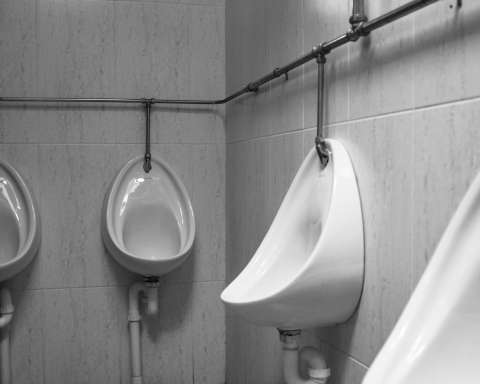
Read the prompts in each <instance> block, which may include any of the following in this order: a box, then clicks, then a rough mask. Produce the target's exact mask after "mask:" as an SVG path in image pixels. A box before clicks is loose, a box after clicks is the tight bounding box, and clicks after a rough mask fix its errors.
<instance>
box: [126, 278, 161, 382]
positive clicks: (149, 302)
mask: <svg viewBox="0 0 480 384" xmlns="http://www.w3.org/2000/svg"><path fill="white" fill-rule="evenodd" d="M140 302H145V303H146V313H147V315H155V314H157V312H158V279H147V280H146V281H145V282H143V283H140V282H138V283H134V284H132V285H131V286H130V288H129V290H128V332H129V333H130V370H131V377H132V380H131V384H142V382H143V377H142V347H141V343H140V322H141V320H142V316H141V314H140Z"/></svg>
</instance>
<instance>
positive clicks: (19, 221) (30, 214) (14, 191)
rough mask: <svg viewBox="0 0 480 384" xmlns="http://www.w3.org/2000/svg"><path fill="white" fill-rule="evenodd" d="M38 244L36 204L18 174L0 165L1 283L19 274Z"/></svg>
mask: <svg viewBox="0 0 480 384" xmlns="http://www.w3.org/2000/svg"><path fill="white" fill-rule="evenodd" d="M39 245H40V222H39V218H38V212H37V208H36V204H35V202H34V200H33V198H32V196H31V194H30V191H29V189H28V187H27V185H26V184H25V181H24V180H23V179H22V177H21V176H20V175H19V173H18V172H17V171H16V170H15V169H14V168H13V167H12V166H10V165H9V164H7V163H4V162H0V281H4V280H8V279H10V278H11V277H13V276H14V275H16V274H17V273H19V272H21V271H22V270H23V269H24V268H25V267H26V266H27V265H28V264H29V263H30V261H31V260H32V259H33V257H34V256H35V254H36V253H37V250H38V247H39Z"/></svg>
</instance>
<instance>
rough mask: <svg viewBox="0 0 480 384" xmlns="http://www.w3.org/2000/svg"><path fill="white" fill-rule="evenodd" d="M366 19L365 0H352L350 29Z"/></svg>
mask: <svg viewBox="0 0 480 384" xmlns="http://www.w3.org/2000/svg"><path fill="white" fill-rule="evenodd" d="M367 20H368V18H367V15H366V13H365V0H353V7H352V16H350V20H349V21H350V25H351V26H352V29H355V28H357V27H358V26H359V25H360V24H362V23H364V22H366V21H367Z"/></svg>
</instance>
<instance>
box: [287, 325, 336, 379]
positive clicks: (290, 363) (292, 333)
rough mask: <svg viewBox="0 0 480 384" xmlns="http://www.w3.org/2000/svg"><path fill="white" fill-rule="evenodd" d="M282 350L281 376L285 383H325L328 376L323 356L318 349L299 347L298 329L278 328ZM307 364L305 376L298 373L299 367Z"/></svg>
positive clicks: (328, 371) (328, 372)
mask: <svg viewBox="0 0 480 384" xmlns="http://www.w3.org/2000/svg"><path fill="white" fill-rule="evenodd" d="M279 333H280V341H281V343H282V350H283V377H284V380H285V383H286V384H326V383H327V380H328V378H329V377H330V369H329V368H327V363H326V362H325V358H324V357H323V355H322V354H321V353H320V351H319V350H318V349H315V348H313V347H303V348H302V349H299V346H298V338H299V337H300V333H301V331H300V330H289V331H286V330H279ZM303 365H306V366H307V370H308V372H307V375H308V377H307V378H303V377H302V376H301V375H300V370H299V367H301V366H303Z"/></svg>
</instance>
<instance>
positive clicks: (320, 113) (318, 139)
mask: <svg viewBox="0 0 480 384" xmlns="http://www.w3.org/2000/svg"><path fill="white" fill-rule="evenodd" d="M326 62H327V59H326V57H325V55H323V54H319V55H318V56H317V135H316V136H315V148H316V150H317V154H318V157H319V158H320V164H321V166H322V169H323V168H325V167H326V166H327V164H328V161H329V159H330V152H329V150H328V148H327V144H326V143H325V132H324V113H325V63H326Z"/></svg>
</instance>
